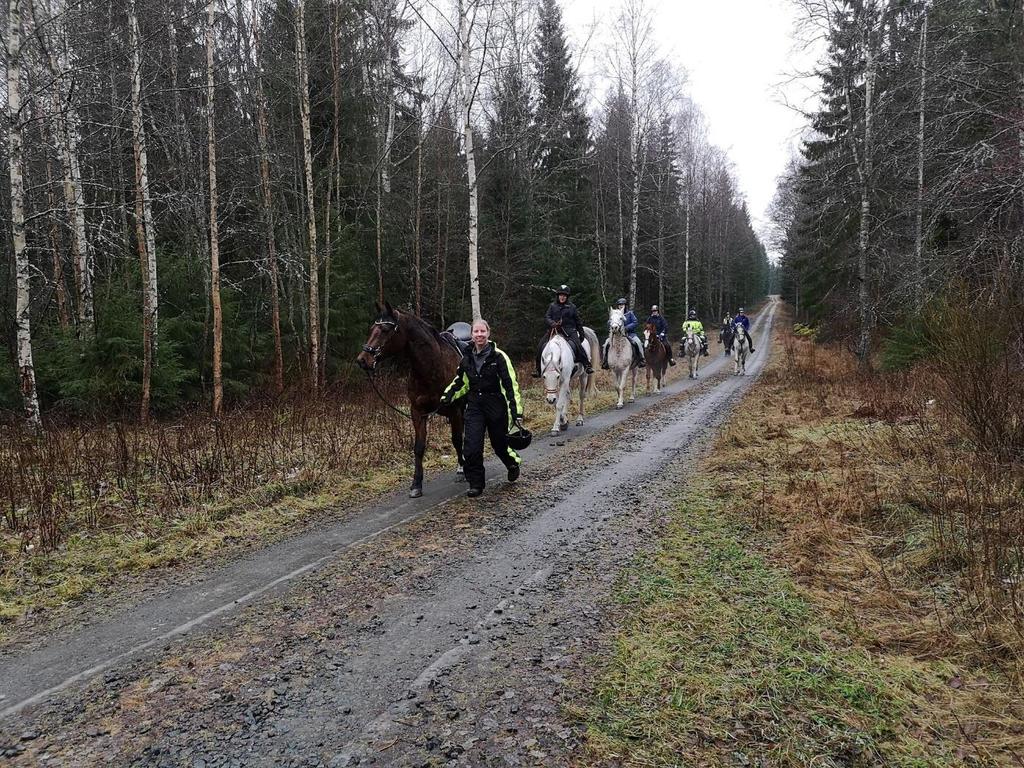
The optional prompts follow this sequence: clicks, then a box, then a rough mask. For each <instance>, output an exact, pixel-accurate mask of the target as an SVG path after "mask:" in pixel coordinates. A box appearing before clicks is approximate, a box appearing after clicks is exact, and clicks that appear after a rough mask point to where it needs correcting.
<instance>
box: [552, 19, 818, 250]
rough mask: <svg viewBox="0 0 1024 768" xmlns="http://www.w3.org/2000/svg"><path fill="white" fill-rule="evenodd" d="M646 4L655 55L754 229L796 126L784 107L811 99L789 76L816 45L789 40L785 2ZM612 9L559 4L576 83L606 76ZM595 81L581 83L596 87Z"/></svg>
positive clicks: (813, 56)
mask: <svg viewBox="0 0 1024 768" xmlns="http://www.w3.org/2000/svg"><path fill="white" fill-rule="evenodd" d="M649 5H650V7H651V9H652V11H653V16H654V28H655V34H656V35H657V38H658V46H659V48H660V51H661V54H662V55H663V56H665V57H667V58H669V59H670V60H671V61H673V62H675V63H676V64H677V65H679V66H681V67H682V68H683V69H685V71H686V72H687V74H688V91H689V93H690V95H691V96H692V97H693V99H694V101H696V102H697V103H698V104H699V105H700V107H701V110H702V111H703V113H704V115H705V117H706V119H707V122H708V129H709V134H710V138H711V141H712V142H714V143H715V144H717V145H718V146H720V147H721V148H722V149H724V150H726V152H727V154H728V155H729V157H730V159H731V160H732V162H733V164H734V168H735V174H736V178H737V181H738V182H739V186H740V190H741V192H742V193H743V195H744V196H745V197H746V199H747V205H748V208H749V210H750V214H751V217H752V219H753V220H754V225H755V228H757V229H758V231H759V232H761V231H763V230H764V228H765V223H766V220H765V212H766V210H767V208H768V205H769V204H770V203H771V200H772V197H773V196H774V194H775V182H776V178H777V177H778V175H779V174H780V173H782V171H783V170H784V168H785V165H786V162H787V160H788V159H789V157H790V155H791V153H792V150H793V148H794V147H796V146H797V138H798V136H799V133H800V131H801V130H802V129H803V128H804V126H805V121H804V119H803V117H802V116H801V115H800V114H799V113H798V112H797V111H796V110H795V109H793V108H791V107H787V106H786V102H789V103H790V104H794V105H797V106H799V107H806V106H807V105H808V98H809V97H811V96H812V93H813V92H812V90H811V89H810V87H809V86H810V85H812V83H809V82H808V81H807V80H804V79H794V75H795V74H797V73H798V72H806V71H809V70H811V69H812V68H813V65H814V63H815V62H816V60H817V58H818V52H819V51H820V47H819V46H818V45H817V44H812V45H810V46H808V45H805V44H803V43H797V42H796V35H795V33H794V28H795V23H796V21H797V11H796V9H795V8H794V6H793V4H792V3H791V2H790V0H649ZM620 7H621V6H620V2H619V0H562V11H563V15H564V20H565V23H566V27H567V30H568V32H569V36H570V38H571V42H572V46H573V55H574V57H577V56H578V55H579V52H580V49H581V47H582V46H583V45H584V44H586V46H587V47H586V50H585V51H584V61H583V62H582V64H581V73H582V74H583V75H584V77H585V81H586V78H587V77H588V75H589V76H595V75H599V73H600V72H602V71H603V70H605V69H606V67H605V64H604V62H605V60H606V57H605V55H604V53H603V51H604V50H606V42H605V41H607V40H608V39H609V35H610V32H609V28H610V26H611V24H612V22H613V21H614V19H615V17H616V16H617V14H618V12H619V8H620ZM588 38H589V43H588V42H587V40H588ZM599 80H600V78H599V77H598V80H597V81H596V82H595V81H591V82H593V84H594V85H595V86H596V87H597V88H599V89H602V90H603V88H604V87H605V86H604V85H598V84H597V82H599ZM815 90H816V89H815ZM594 95H595V96H600V95H603V94H600V93H598V94H594Z"/></svg>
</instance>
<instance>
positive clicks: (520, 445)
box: [505, 424, 533, 451]
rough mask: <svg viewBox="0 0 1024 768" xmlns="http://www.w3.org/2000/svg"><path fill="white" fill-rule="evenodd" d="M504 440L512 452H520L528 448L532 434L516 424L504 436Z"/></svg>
mask: <svg viewBox="0 0 1024 768" xmlns="http://www.w3.org/2000/svg"><path fill="white" fill-rule="evenodd" d="M505 440H506V441H507V442H508V445H509V448H511V449H512V450H513V451H521V450H523V449H524V448H527V447H529V445H530V441H532V440H533V433H532V432H531V431H530V430H528V429H527V428H526V427H524V426H521V425H519V424H516V425H515V426H514V427H512V430H511V431H510V432H509V433H508V434H507V435H506V436H505Z"/></svg>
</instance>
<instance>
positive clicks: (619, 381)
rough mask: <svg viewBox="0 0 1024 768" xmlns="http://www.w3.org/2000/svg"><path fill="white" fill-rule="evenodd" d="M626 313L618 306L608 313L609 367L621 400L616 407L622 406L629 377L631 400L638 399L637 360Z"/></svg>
mask: <svg viewBox="0 0 1024 768" xmlns="http://www.w3.org/2000/svg"><path fill="white" fill-rule="evenodd" d="M625 317H626V313H625V312H623V311H622V310H621V309H619V308H617V307H613V308H612V309H611V311H609V313H608V367H609V368H611V370H612V375H613V376H614V377H615V388H616V389H617V390H618V391H619V401H618V402H617V403H616V404H615V407H616V408H622V399H623V397H624V395H623V393H624V392H625V390H626V383H627V379H629V378H631V379H632V383H633V389H632V394H630V396H629V402H631V403H632V402H633V401H634V400H636V367H637V366H636V362H635V360H634V358H633V342H632V341H630V339H629V336H628V335H627V334H626V322H625Z"/></svg>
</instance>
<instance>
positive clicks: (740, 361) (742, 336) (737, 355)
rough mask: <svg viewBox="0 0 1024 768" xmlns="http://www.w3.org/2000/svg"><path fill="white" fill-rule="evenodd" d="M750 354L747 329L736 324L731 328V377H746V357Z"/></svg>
mask: <svg viewBox="0 0 1024 768" xmlns="http://www.w3.org/2000/svg"><path fill="white" fill-rule="evenodd" d="M749 353H750V336H748V335H747V329H746V328H744V327H743V326H742V325H740V324H739V323H737V324H736V325H734V326H733V340H732V361H733V371H732V372H733V375H734V376H746V375H747V355H748V354H749Z"/></svg>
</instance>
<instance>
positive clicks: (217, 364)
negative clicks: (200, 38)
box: [206, 0, 224, 418]
mask: <svg viewBox="0 0 1024 768" xmlns="http://www.w3.org/2000/svg"><path fill="white" fill-rule="evenodd" d="M213 4H214V0H207V4H206V146H207V171H208V175H209V186H210V302H211V304H212V307H213V415H214V418H220V415H221V413H222V411H223V408H224V382H223V374H222V370H221V369H222V363H221V360H222V358H223V327H222V318H221V306H220V231H219V228H218V223H217V131H216V122H215V113H214V95H215V90H214V79H213V22H214V7H213Z"/></svg>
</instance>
